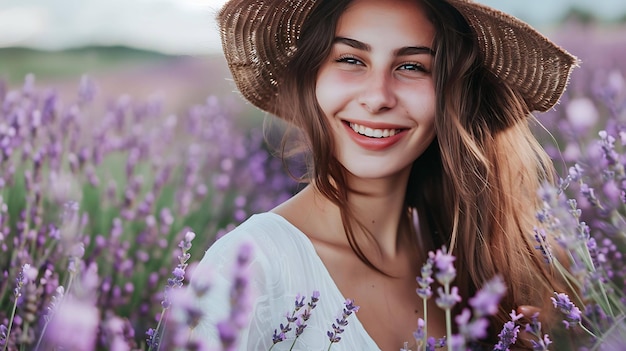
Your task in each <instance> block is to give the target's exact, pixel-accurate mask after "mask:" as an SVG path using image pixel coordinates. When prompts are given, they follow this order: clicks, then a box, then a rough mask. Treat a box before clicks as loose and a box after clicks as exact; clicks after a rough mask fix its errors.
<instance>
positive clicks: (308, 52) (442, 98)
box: [279, 0, 560, 341]
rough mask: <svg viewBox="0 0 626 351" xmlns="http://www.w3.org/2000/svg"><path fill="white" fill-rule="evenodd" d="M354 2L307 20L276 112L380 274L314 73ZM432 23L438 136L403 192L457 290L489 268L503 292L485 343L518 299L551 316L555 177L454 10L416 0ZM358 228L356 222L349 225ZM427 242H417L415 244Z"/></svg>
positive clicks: (517, 101)
mask: <svg viewBox="0 0 626 351" xmlns="http://www.w3.org/2000/svg"><path fill="white" fill-rule="evenodd" d="M349 3H350V0H341V1H336V0H325V1H320V3H319V5H317V6H316V8H315V9H314V10H313V11H312V13H311V15H310V17H309V19H308V20H307V21H306V22H305V24H304V26H303V28H302V31H301V35H300V41H299V42H298V50H297V51H296V53H295V55H294V57H293V58H292V60H291V61H290V63H289V65H288V67H287V69H286V72H285V74H284V77H285V78H284V80H283V81H282V82H281V84H280V86H279V89H280V94H279V97H280V100H279V101H280V112H279V114H280V116H281V117H283V118H284V119H285V120H287V121H289V122H291V123H292V124H293V125H294V126H296V127H297V128H299V129H300V130H302V131H303V132H304V134H305V135H306V137H307V141H308V148H309V151H310V164H309V167H308V173H307V177H308V180H309V181H311V182H312V183H313V184H314V185H315V187H316V189H317V190H318V191H319V192H320V193H321V194H323V195H324V196H326V197H327V198H328V199H330V200H331V201H332V202H334V203H335V204H336V205H337V206H338V207H339V208H340V209H341V214H342V219H343V223H344V227H345V232H346V235H347V237H348V241H349V243H350V245H351V247H352V249H353V251H354V252H355V254H356V255H357V256H358V257H359V258H360V259H361V260H362V261H363V262H364V263H366V264H367V265H369V266H370V267H372V268H374V269H377V270H378V268H377V267H375V266H374V265H373V264H372V263H371V262H370V261H369V260H368V258H367V257H366V256H365V255H364V253H363V251H362V250H361V249H360V248H359V245H358V241H357V238H356V237H355V235H354V230H353V229H352V227H353V225H354V224H355V220H354V217H353V216H352V214H351V212H350V211H351V210H350V206H349V203H348V192H349V191H350V190H349V187H348V184H347V182H346V178H345V170H344V169H343V167H342V165H341V164H340V163H339V162H338V161H337V160H336V159H335V157H334V156H333V148H334V145H333V138H332V134H331V131H330V127H329V126H328V124H327V122H326V119H325V118H324V115H323V112H322V111H321V108H320V107H319V105H318V103H317V100H316V95H315V82H316V78H317V73H318V70H319V68H320V66H321V65H322V63H323V61H324V60H325V59H326V58H327V57H328V55H329V54H330V50H331V47H332V41H333V38H334V36H335V29H336V24H337V22H338V19H339V17H340V16H341V14H342V12H343V11H344V10H345V8H346V6H347V5H348V4H349ZM420 4H421V5H422V6H423V8H424V10H425V11H426V13H427V16H428V17H429V18H430V20H431V21H432V23H433V25H434V26H435V45H434V50H435V52H436V54H435V59H434V65H433V80H434V82H435V93H436V116H435V131H436V135H437V136H436V138H435V140H434V141H433V142H432V144H431V145H430V146H429V147H428V148H427V150H425V152H424V153H423V154H422V155H421V156H420V157H419V158H418V159H417V160H415V162H414V163H413V167H412V170H411V175H410V178H409V182H408V185H407V189H406V197H405V203H406V206H407V210H408V209H412V208H413V209H416V210H417V213H418V216H419V219H420V221H419V223H420V224H419V226H420V228H419V233H420V235H430V237H431V239H432V242H433V243H434V244H435V246H441V245H447V246H449V247H451V249H452V251H453V253H454V255H455V256H456V257H457V266H460V267H463V269H459V270H458V275H457V280H456V282H455V284H456V285H458V287H459V288H460V290H461V292H462V296H463V298H464V300H465V302H464V304H462V305H460V306H459V307H458V308H462V307H463V306H464V305H466V303H467V302H466V301H467V299H468V298H469V297H470V296H472V295H473V293H474V292H475V291H476V290H477V288H479V287H480V286H482V284H483V283H484V282H485V281H487V280H489V279H491V278H492V277H493V276H495V275H496V274H500V275H501V276H502V277H503V278H504V280H505V282H506V284H507V287H508V292H507V295H506V296H505V298H504V299H503V300H502V302H501V304H500V306H501V308H500V311H499V312H498V314H497V315H496V316H495V317H494V318H492V323H491V325H492V330H491V333H490V336H491V338H490V339H491V340H490V341H493V339H494V338H495V337H496V335H497V331H496V328H500V327H501V326H502V325H503V324H504V323H505V322H506V321H507V320H508V319H509V316H508V313H509V312H510V311H511V310H513V309H516V308H517V307H518V306H519V305H534V306H537V305H538V306H537V307H539V308H542V316H543V318H542V319H543V321H544V323H545V322H549V321H551V320H552V318H551V315H552V313H551V312H550V311H552V308H551V306H549V305H548V304H549V302H550V301H549V299H548V297H549V296H551V295H552V292H553V291H558V290H559V289H560V287H556V286H555V285H556V284H557V283H555V280H554V279H553V278H552V276H553V272H552V271H551V269H550V267H549V266H548V265H547V264H546V263H545V261H544V260H543V257H542V256H541V254H540V253H539V252H538V251H537V250H536V249H535V248H534V246H535V244H534V242H533V225H534V224H535V222H536V220H535V210H536V209H537V206H538V199H537V190H538V189H539V187H540V186H541V184H542V183H543V182H553V181H554V180H553V175H554V170H553V168H552V163H551V161H550V159H549V157H548V156H547V155H546V153H545V151H544V150H543V148H542V147H541V146H540V145H539V143H538V142H537V140H536V139H535V137H534V136H533V135H532V133H531V130H530V126H529V123H531V122H533V121H534V117H533V116H532V115H530V111H528V107H527V104H526V103H525V101H524V100H523V98H522V97H521V96H520V94H519V93H518V92H516V91H514V90H512V89H510V88H509V87H508V86H506V85H505V84H503V83H501V82H500V81H499V80H498V79H497V78H496V77H495V76H494V75H493V74H492V73H490V72H489V71H487V69H486V68H484V66H483V65H482V63H481V60H482V57H481V54H480V50H479V47H478V45H477V44H476V40H475V37H474V35H473V33H472V31H471V28H470V27H469V26H468V24H467V22H466V21H465V19H464V18H463V17H462V15H460V13H459V12H458V11H457V10H456V9H454V8H453V7H452V6H450V5H449V4H448V3H447V2H445V1H440V0H422V1H420ZM356 224H357V225H358V223H356ZM422 249H423V248H422Z"/></svg>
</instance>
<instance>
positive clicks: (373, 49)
mask: <svg viewBox="0 0 626 351" xmlns="http://www.w3.org/2000/svg"><path fill="white" fill-rule="evenodd" d="M434 35H435V30H434V27H433V25H432V24H431V22H429V20H428V19H427V18H426V15H425V13H424V11H423V10H422V9H421V8H420V7H419V6H418V5H417V2H416V1H415V0H386V1H380V0H354V1H353V2H352V3H351V4H350V5H349V6H348V8H347V9H346V11H345V12H344V13H343V14H342V15H341V17H340V19H339V22H338V23H337V30H336V33H335V38H334V43H333V46H332V49H331V53H330V55H329V57H328V58H327V59H326V60H325V61H324V63H323V64H322V66H321V68H320V71H319V73H318V76H317V85H316V95H317V100H318V103H319V105H320V107H321V108H322V110H323V111H324V114H325V116H326V118H327V119H328V122H329V124H330V126H331V129H332V133H333V137H334V139H335V145H336V149H335V157H336V158H337V160H338V161H339V162H341V164H342V165H343V166H344V167H345V168H346V169H347V170H348V171H349V172H350V173H352V174H353V175H355V176H357V177H359V178H372V179H380V178H385V177H393V176H397V175H399V174H407V175H408V173H409V172H410V167H411V164H412V163H413V161H415V159H417V158H418V157H419V156H420V155H421V154H422V152H423V151H424V150H425V149H426V147H427V146H428V145H429V144H430V143H431V141H432V140H433V138H434V137H435V131H434V118H435V91H434V85H433V78H432V74H431V71H432V65H433V50H432V45H433V42H434ZM405 172H406V173H405Z"/></svg>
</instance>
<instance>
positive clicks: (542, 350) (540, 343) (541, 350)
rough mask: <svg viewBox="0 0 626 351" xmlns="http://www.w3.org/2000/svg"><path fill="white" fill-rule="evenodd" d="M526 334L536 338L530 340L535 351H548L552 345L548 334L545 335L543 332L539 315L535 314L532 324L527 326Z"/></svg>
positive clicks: (531, 320)
mask: <svg viewBox="0 0 626 351" xmlns="http://www.w3.org/2000/svg"><path fill="white" fill-rule="evenodd" d="M525 330H526V332H527V333H529V334H531V335H532V336H534V337H535V339H532V340H530V343H531V344H532V347H533V350H534V351H548V346H549V345H550V344H551V343H552V340H550V337H549V336H548V334H543V335H542V331H541V322H539V313H535V314H534V315H533V316H532V317H531V319H530V323H528V324H526V328H525Z"/></svg>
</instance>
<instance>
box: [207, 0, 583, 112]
mask: <svg viewBox="0 0 626 351" xmlns="http://www.w3.org/2000/svg"><path fill="white" fill-rule="evenodd" d="M319 1H320V0H230V1H229V2H228V3H226V5H224V7H223V8H222V10H221V11H220V13H219V15H218V23H219V26H220V31H221V33H220V34H221V38H222V46H223V49H224V55H225V56H226V60H227V62H228V66H229V68H230V70H231V72H232V75H233V78H234V80H235V84H236V85H237V88H238V89H239V91H240V92H241V94H242V95H243V96H244V97H245V98H246V99H247V100H248V101H250V102H251V103H252V104H253V105H255V106H257V107H258V108H260V109H262V110H264V111H267V112H270V113H276V109H277V107H276V96H277V92H278V84H280V80H281V76H280V74H281V72H283V71H284V69H285V67H286V65H287V63H288V62H289V59H290V57H292V56H293V54H294V52H295V51H296V50H297V42H298V36H299V34H300V28H301V27H302V24H303V23H304V22H305V21H306V19H307V16H308V15H309V13H311V10H312V9H313V8H314V7H315V5H316V3H318V2H319ZM440 1H443V0H440ZM446 1H447V2H448V3H449V4H451V5H452V6H454V7H455V8H456V9H457V10H458V11H459V12H460V13H461V14H462V15H463V16H464V17H465V19H466V20H467V22H468V23H469V25H470V27H471V28H472V30H473V31H474V33H475V35H476V40H477V43H478V45H479V46H480V52H481V53H482V56H483V64H484V65H485V67H486V68H487V69H488V70H489V71H491V73H493V74H494V75H495V76H496V77H498V78H499V79H500V80H501V81H503V82H504V83H506V84H508V85H509V86H510V87H512V88H513V89H516V90H518V91H519V92H520V93H521V95H522V96H523V97H524V99H525V100H526V103H527V104H528V107H529V109H530V110H531V111H535V110H537V111H546V110H548V109H550V108H551V107H553V106H554V105H555V104H556V103H557V102H558V100H559V98H560V97H561V95H562V94H563V91H564V90H565V87H566V85H567V83H568V80H569V76H570V72H571V70H572V68H573V67H575V66H576V65H577V63H578V60H577V58H576V57H574V56H572V55H571V54H570V53H568V52H567V51H565V50H564V49H562V48H560V47H558V46H557V45H555V44H554V43H553V42H551V41H550V40H549V39H548V38H546V37H545V36H543V35H542V34H540V33H539V32H537V31H536V30H535V29H533V28H532V27H530V26H529V25H528V24H526V23H525V22H522V21H520V20H519V19H517V18H515V17H513V16H511V15H508V14H506V13H504V12H501V11H498V10H496V9H493V8H490V7H487V6H485V5H481V4H478V3H475V2H472V1H470V0H446Z"/></svg>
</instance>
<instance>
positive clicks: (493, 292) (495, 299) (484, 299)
mask: <svg viewBox="0 0 626 351" xmlns="http://www.w3.org/2000/svg"><path fill="white" fill-rule="evenodd" d="M506 290H507V289H506V285H504V281H503V280H502V277H500V276H499V275H497V276H495V277H494V278H492V279H491V280H489V281H487V282H486V283H485V284H483V286H482V287H481V289H480V290H479V291H478V292H477V293H476V295H474V297H472V298H470V299H469V304H470V306H472V309H473V311H474V315H475V316H476V317H482V316H491V315H494V314H496V313H497V312H498V305H499V302H500V299H502V297H503V296H504V294H505V293H506Z"/></svg>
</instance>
